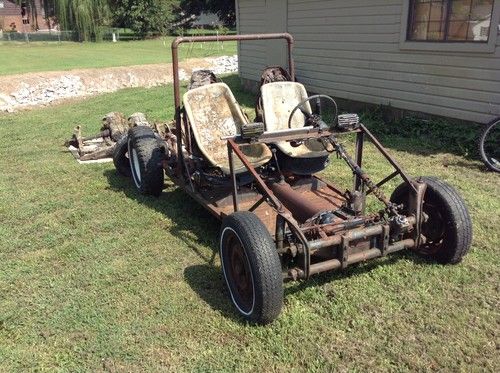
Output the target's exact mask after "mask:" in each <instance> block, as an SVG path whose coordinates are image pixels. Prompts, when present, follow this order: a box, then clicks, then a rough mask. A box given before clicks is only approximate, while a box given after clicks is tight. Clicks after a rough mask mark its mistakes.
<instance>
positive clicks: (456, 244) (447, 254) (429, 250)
mask: <svg viewBox="0 0 500 373" xmlns="http://www.w3.org/2000/svg"><path fill="white" fill-rule="evenodd" d="M419 180H421V181H423V182H425V183H426V184H427V189H426V191H425V195H424V202H423V206H422V210H423V214H424V221H423V223H422V229H421V233H422V235H424V236H425V243H424V244H422V245H421V246H420V247H419V248H417V251H418V252H419V253H420V254H422V255H424V256H427V257H429V258H431V259H434V260H436V261H438V262H440V263H443V264H456V263H459V262H460V261H461V260H462V258H463V257H464V256H465V254H467V252H468V251H469V249H470V246H471V242H472V223H471V219H470V216H469V212H468V211H467V207H466V205H465V202H464V200H463V199H462V197H461V196H460V195H459V194H458V193H457V191H456V190H455V189H453V187H451V185H449V184H447V183H445V182H444V181H442V180H439V179H438V178H436V177H421V178H420V179H419ZM409 193H410V191H409V188H408V185H407V184H406V183H403V184H401V185H400V186H398V187H397V188H396V189H395V190H394V192H393V193H392V195H391V201H392V202H394V203H397V204H402V205H403V206H407V205H408V201H409V196H410V194H409Z"/></svg>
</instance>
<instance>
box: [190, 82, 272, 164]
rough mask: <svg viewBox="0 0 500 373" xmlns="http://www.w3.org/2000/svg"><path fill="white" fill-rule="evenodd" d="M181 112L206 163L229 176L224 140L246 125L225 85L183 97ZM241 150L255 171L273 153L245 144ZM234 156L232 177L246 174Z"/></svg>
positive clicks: (209, 87)
mask: <svg viewBox="0 0 500 373" xmlns="http://www.w3.org/2000/svg"><path fill="white" fill-rule="evenodd" d="M183 103H184V108H185V110H186V115H187V117H188V119H189V123H190V125H191V129H192V131H193V136H194V138H195V141H196V144H197V145H198V148H199V149H200V151H201V153H202V154H203V156H204V157H205V158H206V159H207V161H208V162H209V163H210V164H211V165H213V166H215V167H219V168H220V169H221V170H222V172H224V173H225V174H229V159H228V154H227V141H226V140H223V139H222V138H223V137H227V136H234V135H238V134H240V133H241V126H242V125H243V124H245V123H247V122H248V120H247V119H246V117H245V115H244V114H243V113H242V111H241V109H240V106H239V105H238V103H237V102H236V99H235V98H234V95H233V93H232V92H231V90H230V89H229V87H228V86H227V85H226V84H225V83H214V84H208V85H205V86H202V87H199V88H195V89H192V90H190V91H188V92H186V93H185V94H184V97H183ZM240 148H241V150H242V151H243V153H244V154H245V155H247V157H248V160H249V161H250V163H251V164H252V165H253V166H254V167H258V166H262V165H263V164H265V163H266V162H268V161H269V160H270V159H271V157H272V153H271V151H270V150H269V148H268V147H267V146H266V145H265V144H245V145H242V146H241V147H240ZM245 171H246V168H245V167H244V166H243V164H242V163H241V161H240V160H239V158H238V157H236V156H235V173H242V172H245Z"/></svg>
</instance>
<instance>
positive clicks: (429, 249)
mask: <svg viewBox="0 0 500 373" xmlns="http://www.w3.org/2000/svg"><path fill="white" fill-rule="evenodd" d="M423 210H424V214H426V215H427V219H426V221H425V222H424V223H423V224H422V234H423V235H424V236H425V238H426V242H425V244H424V245H423V246H422V248H421V249H420V251H422V252H423V253H425V254H429V255H434V254H436V253H437V252H438V251H439V250H440V249H441V248H442V246H443V243H444V241H445V235H446V217H445V216H443V214H442V211H443V207H442V206H439V205H438V204H436V203H427V202H424V206H423Z"/></svg>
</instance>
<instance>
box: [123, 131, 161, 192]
mask: <svg viewBox="0 0 500 373" xmlns="http://www.w3.org/2000/svg"><path fill="white" fill-rule="evenodd" d="M128 154H129V162H130V170H131V174H132V179H133V181H134V184H135V186H136V187H137V189H138V190H139V192H141V193H142V194H145V195H152V196H156V197H158V196H159V195H160V194H161V192H162V190H163V185H164V172H163V166H162V161H163V158H164V150H163V147H162V146H161V142H160V140H159V139H158V138H157V137H156V135H155V133H154V132H153V130H152V129H151V128H150V127H146V126H137V127H133V128H131V129H130V130H129V132H128Z"/></svg>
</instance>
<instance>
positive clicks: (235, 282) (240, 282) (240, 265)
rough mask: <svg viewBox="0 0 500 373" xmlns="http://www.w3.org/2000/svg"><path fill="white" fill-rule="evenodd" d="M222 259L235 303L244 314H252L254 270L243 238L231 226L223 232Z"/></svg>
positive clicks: (225, 275)
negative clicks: (242, 240)
mask: <svg viewBox="0 0 500 373" xmlns="http://www.w3.org/2000/svg"><path fill="white" fill-rule="evenodd" d="M221 260H222V268H223V271H224V277H225V278H226V283H227V285H228V287H229V291H230V293H231V298H232V300H233V303H234V304H235V306H236V307H237V308H238V310H239V311H240V312H241V313H243V314H244V315H249V314H251V313H252V311H253V308H254V304H255V289H254V282H253V275H252V270H251V268H250V262H249V260H248V257H247V255H246V253H245V249H244V247H243V245H242V243H241V240H240V238H239V237H238V235H237V234H236V232H235V231H234V230H232V229H231V228H226V229H225V230H224V232H223V234H222V242H221Z"/></svg>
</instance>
